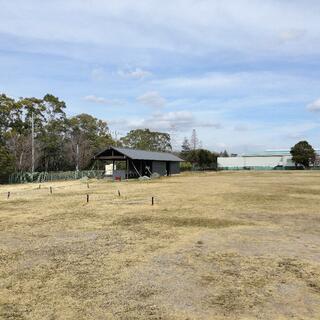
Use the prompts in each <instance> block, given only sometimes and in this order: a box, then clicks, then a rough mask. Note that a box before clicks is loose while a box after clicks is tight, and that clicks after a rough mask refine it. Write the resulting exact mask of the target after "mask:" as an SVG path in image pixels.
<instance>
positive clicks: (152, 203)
mask: <svg viewBox="0 0 320 320" xmlns="http://www.w3.org/2000/svg"><path fill="white" fill-rule="evenodd" d="M151 205H152V206H153V205H154V197H152V198H151Z"/></svg>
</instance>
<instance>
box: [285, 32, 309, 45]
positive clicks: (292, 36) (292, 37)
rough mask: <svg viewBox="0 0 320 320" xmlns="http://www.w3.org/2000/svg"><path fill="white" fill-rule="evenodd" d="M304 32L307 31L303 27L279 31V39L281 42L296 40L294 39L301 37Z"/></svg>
mask: <svg viewBox="0 0 320 320" xmlns="http://www.w3.org/2000/svg"><path fill="white" fill-rule="evenodd" d="M306 33H307V32H306V30H305V29H290V30H285V31H282V32H281V33H280V40H281V41H282V42H283V43H286V42H291V41H296V40H299V39H302V38H303V36H304V35H305V34H306Z"/></svg>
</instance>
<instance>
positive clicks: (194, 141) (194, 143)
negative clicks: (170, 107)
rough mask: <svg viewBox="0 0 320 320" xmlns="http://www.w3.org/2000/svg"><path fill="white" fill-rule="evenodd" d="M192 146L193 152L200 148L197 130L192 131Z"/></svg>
mask: <svg viewBox="0 0 320 320" xmlns="http://www.w3.org/2000/svg"><path fill="white" fill-rule="evenodd" d="M190 145H191V149H192V150H196V149H197V148H198V147H199V139H198V136H197V131H196V129H193V130H192V134H191V138H190Z"/></svg>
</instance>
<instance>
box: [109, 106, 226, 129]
mask: <svg viewBox="0 0 320 320" xmlns="http://www.w3.org/2000/svg"><path fill="white" fill-rule="evenodd" d="M111 124H112V125H121V126H122V128H123V127H126V128H127V130H131V129H138V128H139V129H143V128H149V129H152V130H160V131H168V132H171V133H172V132H183V131H186V130H191V129H193V128H212V129H221V128H222V125H221V124H220V123H219V122H211V121H201V120H198V118H197V117H195V115H194V114H193V113H192V112H190V111H172V112H167V113H160V112H156V113H154V114H152V115H150V116H148V117H146V118H135V119H131V120H127V119H119V120H116V121H112V122H111Z"/></svg>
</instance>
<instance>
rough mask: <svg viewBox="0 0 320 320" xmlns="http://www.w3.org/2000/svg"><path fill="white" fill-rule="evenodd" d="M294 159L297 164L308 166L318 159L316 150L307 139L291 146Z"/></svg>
mask: <svg viewBox="0 0 320 320" xmlns="http://www.w3.org/2000/svg"><path fill="white" fill-rule="evenodd" d="M290 153H291V155H292V161H293V162H294V163H295V165H296V166H298V165H303V166H304V167H306V168H308V167H309V166H310V164H312V163H314V161H315V159H316V152H315V151H314V149H313V148H312V146H311V145H310V144H309V143H308V142H307V141H300V142H298V143H297V144H296V145H294V146H293V147H292V148H291V151H290Z"/></svg>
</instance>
